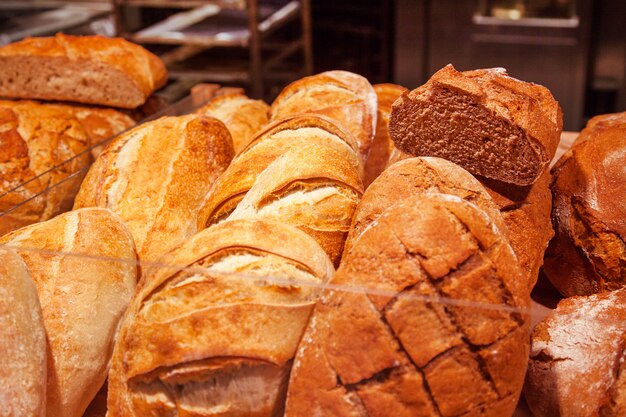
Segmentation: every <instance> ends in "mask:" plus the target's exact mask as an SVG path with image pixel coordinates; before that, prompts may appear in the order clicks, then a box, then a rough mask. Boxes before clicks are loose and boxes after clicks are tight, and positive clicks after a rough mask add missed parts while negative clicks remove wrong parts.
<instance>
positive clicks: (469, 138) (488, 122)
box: [389, 65, 562, 186]
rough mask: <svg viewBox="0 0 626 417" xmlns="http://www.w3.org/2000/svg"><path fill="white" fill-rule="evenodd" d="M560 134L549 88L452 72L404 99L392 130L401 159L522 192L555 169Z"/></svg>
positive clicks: (499, 74) (488, 73)
mask: <svg viewBox="0 0 626 417" xmlns="http://www.w3.org/2000/svg"><path fill="white" fill-rule="evenodd" d="M442 113H444V114H447V115H448V116H447V117H444V118H442V117H440V115H441V114H442ZM561 130H562V117H561V109H560V107H559V105H558V103H557V102H556V101H555V100H554V98H553V97H552V95H551V94H550V92H549V91H548V90H547V89H546V88H544V87H542V86H539V85H535V84H531V83H525V82H523V81H519V80H516V79H514V78H511V77H509V76H508V75H507V74H506V72H505V71H504V70H503V69H498V68H496V69H490V70H476V71H467V72H458V71H456V70H455V69H454V67H452V66H451V65H448V66H446V67H444V68H443V69H441V70H439V71H438V72H437V73H435V75H433V76H432V77H431V79H430V80H429V81H428V82H427V83H426V84H424V85H423V86H421V87H419V88H417V89H415V90H413V91H411V92H408V93H404V94H402V96H401V97H400V98H399V99H398V100H397V101H396V102H395V103H394V106H393V109H392V112H391V120H390V127H389V131H390V134H391V138H392V139H393V141H394V143H395V144H396V146H397V147H398V148H399V149H400V150H401V151H404V152H406V153H410V154H411V155H415V156H420V155H421V156H439V157H442V158H444V159H448V160H450V161H452V162H455V163H458V164H459V165H461V166H463V167H464V168H465V169H467V170H468V171H470V172H471V173H473V174H476V175H481V176H485V177H488V178H492V179H495V180H498V181H502V182H507V183H512V184H516V185H522V186H524V185H530V184H532V183H534V182H535V181H536V180H537V178H538V177H539V176H540V175H541V174H542V173H543V171H545V170H546V169H547V168H548V165H549V163H550V161H551V160H552V158H553V157H554V153H555V151H556V148H557V146H558V143H559V138H560V134H561Z"/></svg>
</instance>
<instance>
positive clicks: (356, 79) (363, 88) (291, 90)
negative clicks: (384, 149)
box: [270, 71, 377, 163]
mask: <svg viewBox="0 0 626 417" xmlns="http://www.w3.org/2000/svg"><path fill="white" fill-rule="evenodd" d="M376 101H377V98H376V92H375V91H374V89H373V88H372V86H371V84H370V83H369V82H368V81H367V80H366V79H365V78H363V77H361V76H360V75H357V74H353V73H350V72H347V71H327V72H322V73H320V74H317V75H313V76H310V77H304V78H301V79H300V80H297V81H294V82H293V83H291V84H289V85H288V86H287V87H285V88H284V89H283V91H282V92H281V93H280V94H279V95H278V97H276V99H275V100H274V102H273V103H272V106H271V111H270V119H271V120H272V121H274V120H279V119H282V118H285V117H286V116H289V115H294V114H299V113H315V114H322V115H324V116H327V117H330V118H331V119H334V120H335V121H336V122H337V123H338V124H339V126H340V127H342V128H343V129H345V130H347V131H348V132H350V133H351V134H352V135H353V136H354V137H355V138H356V140H357V142H358V145H359V150H360V155H361V159H362V161H363V163H365V162H366V161H367V157H368V155H369V152H370V146H371V143H372V140H373V138H374V133H375V129H376Z"/></svg>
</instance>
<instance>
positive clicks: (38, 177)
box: [0, 70, 90, 235]
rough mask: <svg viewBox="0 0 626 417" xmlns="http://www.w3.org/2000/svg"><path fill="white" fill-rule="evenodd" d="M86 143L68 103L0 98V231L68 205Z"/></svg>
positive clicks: (86, 158)
mask: <svg viewBox="0 0 626 417" xmlns="http://www.w3.org/2000/svg"><path fill="white" fill-rule="evenodd" d="M0 71H1V70H0ZM88 147H89V138H88V136H87V134H86V132H85V129H84V127H83V125H82V123H81V122H80V121H79V120H78V119H77V118H76V117H75V114H74V112H73V111H71V110H70V109H69V107H68V106H57V105H48V104H41V103H37V102H33V101H17V102H13V101H0V178H1V181H0V212H2V213H4V214H3V215H2V216H0V235H3V234H5V233H7V232H9V231H11V230H15V229H17V228H20V227H22V226H25V225H28V224H31V223H36V222H38V221H43V220H47V219H49V218H51V217H54V216H55V215H57V214H59V213H62V212H64V211H67V210H69V209H70V208H71V207H72V202H73V199H74V196H75V195H76V193H77V192H78V188H79V187H80V182H81V180H82V178H83V177H84V174H85V172H86V170H87V166H88V164H89V162H90V155H89V152H88V151H87V150H88ZM53 185H54V188H51V189H50V190H49V191H46V192H45V193H44V194H41V193H42V192H43V191H44V190H46V189H48V187H51V186H53ZM18 205H19V207H17V206H18Z"/></svg>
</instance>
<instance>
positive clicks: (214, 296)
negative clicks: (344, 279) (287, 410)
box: [108, 220, 334, 417]
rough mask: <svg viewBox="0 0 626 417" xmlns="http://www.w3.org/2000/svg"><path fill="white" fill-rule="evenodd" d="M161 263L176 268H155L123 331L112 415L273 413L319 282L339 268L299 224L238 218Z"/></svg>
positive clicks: (113, 383) (198, 237)
mask: <svg viewBox="0 0 626 417" xmlns="http://www.w3.org/2000/svg"><path fill="white" fill-rule="evenodd" d="M160 262H161V263H162V264H164V265H171V267H162V268H154V269H152V270H150V271H148V272H147V274H146V276H145V278H144V280H143V285H142V287H141V289H140V290H139V292H138V293H137V295H136V296H135V298H134V300H133V302H132V304H131V307H130V308H129V312H128V314H127V317H126V319H125V321H124V323H123V326H122V328H121V330H120V336H119V339H118V343H117V344H116V347H115V352H114V356H113V361H112V369H111V373H110V376H109V378H110V384H109V399H108V407H109V414H108V415H109V416H110V417H117V416H125V417H130V416H144V415H159V416H161V415H168V416H171V417H174V416H183V415H189V414H187V413H188V412H189V410H190V409H191V408H195V409H201V410H202V415H205V416H216V417H217V416H220V417H231V416H233V417H234V416H241V415H250V416H259V417H261V416H266V417H269V416H273V415H275V414H274V413H275V412H276V410H277V409H279V408H281V403H282V401H283V400H282V397H283V395H284V390H285V386H284V382H286V377H287V375H288V373H289V369H290V367H291V360H292V359H293V356H294V354H295V350H296V347H297V344H298V342H299V340H300V336H301V334H302V332H303V331H304V327H305V326H306V322H307V320H308V317H309V314H310V311H311V309H312V308H313V304H314V302H315V299H316V298H317V294H318V292H319V290H318V289H317V288H316V287H317V286H319V285H321V284H323V283H325V282H326V281H327V280H328V279H329V278H330V276H331V275H332V273H333V272H334V270H333V267H332V264H331V262H330V260H329V259H328V257H327V256H326V254H325V253H324V251H323V250H322V249H321V248H320V247H319V245H317V244H316V243H315V241H314V240H313V239H311V238H310V237H309V236H307V235H306V234H305V233H303V232H301V231H299V230H298V229H295V228H293V227H291V226H288V225H284V224H281V223H273V222H265V221H259V220H236V221H227V222H224V223H221V224H219V225H217V226H212V227H210V228H208V229H206V230H203V231H202V232H200V233H198V234H196V235H195V236H193V237H192V238H191V239H189V240H188V241H186V242H185V243H184V244H182V245H180V246H179V247H177V248H176V249H174V250H172V252H170V253H169V254H168V255H166V256H165V257H163V258H162V259H161V260H160ZM172 388H177V389H172ZM178 388H181V389H178ZM194 398H196V399H198V398H199V399H204V400H203V401H202V402H194ZM153 413H154V414H153Z"/></svg>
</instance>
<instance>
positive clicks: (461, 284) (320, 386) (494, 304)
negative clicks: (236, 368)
mask: <svg viewBox="0 0 626 417" xmlns="http://www.w3.org/2000/svg"><path fill="white" fill-rule="evenodd" d="M520 275H521V271H520V270H519V268H518V266H517V261H516V259H515V255H514V254H513V252H512V250H511V248H510V246H509V244H508V243H507V240H506V238H504V236H503V235H502V234H501V233H500V232H498V231H497V229H496V228H495V227H494V225H493V223H492V222H491V220H490V219H489V216H487V215H486V214H485V213H484V212H483V211H482V210H480V209H478V208H477V207H476V206H475V205H473V204H470V203H468V202H466V201H464V200H462V199H460V198H458V197H455V196H451V195H445V194H429V195H421V196H412V197H410V198H408V199H406V200H405V201H403V202H401V203H398V204H396V205H395V206H393V207H391V208H389V209H388V210H387V211H385V212H384V213H383V214H382V215H381V216H380V217H379V218H378V220H377V222H376V223H374V224H372V226H371V227H370V228H369V229H368V230H367V231H366V232H364V233H363V235H362V236H361V238H360V239H359V241H358V242H357V243H356V244H355V246H354V247H353V250H352V251H351V252H350V253H349V254H348V256H347V257H346V258H344V259H343V261H342V265H341V267H340V268H339V270H338V271H337V273H336V274H335V276H334V277H333V279H332V280H331V288H330V289H329V290H328V291H326V292H325V293H324V294H323V295H322V297H321V300H320V302H318V304H317V306H316V308H315V310H314V313H313V316H312V318H311V320H310V321H309V325H308V328H307V330H306V332H305V334H304V336H303V339H302V341H301V343H300V346H299V347H298V352H297V354H296V359H295V361H294V366H293V370H292V373H291V378H290V382H289V389H288V394H287V404H286V412H285V416H286V417H302V416H317V417H326V416H329V417H330V416H333V417H335V416H351V417H388V416H399V417H405V416H406V417H410V416H422V417H430V416H433V417H452V416H465V417H469V416H472V417H477V416H493V417H510V416H511V415H512V414H513V412H514V409H515V406H516V403H517V400H518V397H519V394H520V390H521V388H522V383H523V379H524V373H525V370H526V366H527V358H528V336H529V328H528V318H527V316H526V315H525V314H523V313H521V311H523V310H524V309H526V308H527V307H528V305H529V301H530V299H529V293H528V290H527V287H526V286H525V285H523V284H522V280H521V276H520ZM367 292H369V294H367ZM444 297H446V298H445V299H444ZM475 303H479V304H475ZM518 309H521V310H518Z"/></svg>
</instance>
